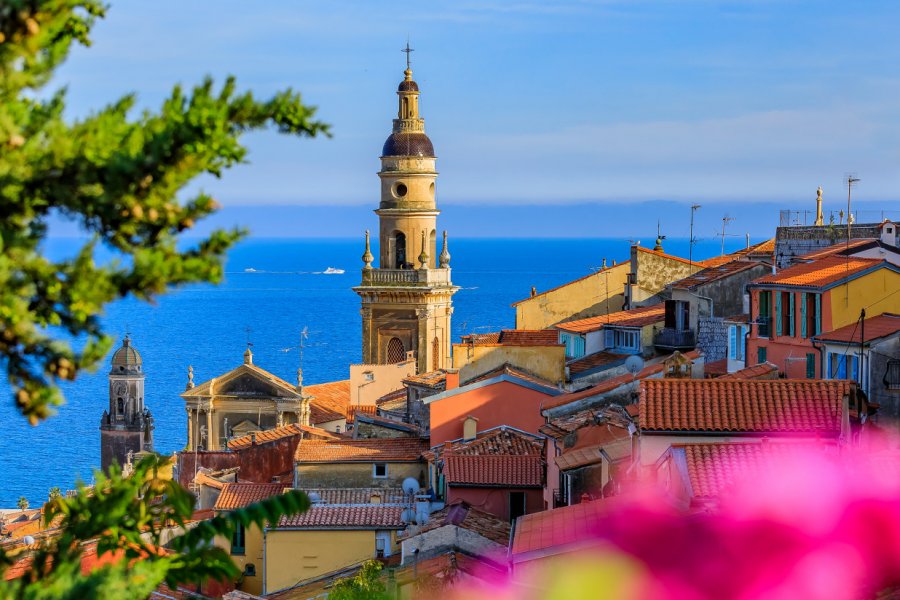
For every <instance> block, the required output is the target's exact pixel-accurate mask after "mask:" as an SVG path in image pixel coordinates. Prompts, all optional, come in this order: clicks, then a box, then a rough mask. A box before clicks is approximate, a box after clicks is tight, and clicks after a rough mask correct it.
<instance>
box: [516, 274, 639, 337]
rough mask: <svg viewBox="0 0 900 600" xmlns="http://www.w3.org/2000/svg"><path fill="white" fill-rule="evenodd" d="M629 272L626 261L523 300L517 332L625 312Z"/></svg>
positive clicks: (518, 317) (517, 315) (519, 309)
mask: <svg viewBox="0 0 900 600" xmlns="http://www.w3.org/2000/svg"><path fill="white" fill-rule="evenodd" d="M629 269H630V265H629V264H628V261H624V262H622V263H620V264H618V265H616V266H614V267H608V268H607V269H605V270H603V271H598V272H596V273H592V274H590V275H588V276H586V277H582V278H580V279H576V280H575V281H572V282H570V283H567V284H565V285H563V286H560V287H558V288H555V289H552V290H549V291H546V292H543V293H541V294H538V295H536V296H534V297H532V298H528V299H526V300H522V301H521V302H519V303H518V304H516V305H515V309H516V329H546V328H548V327H552V326H553V325H556V324H557V323H561V322H563V321H572V320H575V319H585V318H587V317H594V316H597V315H605V314H607V313H611V312H616V311H619V310H622V304H623V302H624V292H625V281H626V279H627V278H628V271H629Z"/></svg>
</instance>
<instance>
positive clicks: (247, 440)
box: [228, 423, 341, 450]
mask: <svg viewBox="0 0 900 600" xmlns="http://www.w3.org/2000/svg"><path fill="white" fill-rule="evenodd" d="M254 433H255V434H256V443H257V445H259V444H266V443H268V442H274V441H277V440H280V439H283V438H286V437H291V436H294V435H302V434H306V435H307V436H308V437H311V438H319V439H325V440H336V439H340V438H341V436H339V435H337V434H335V433H331V432H330V431H326V430H324V429H320V428H318V427H307V426H305V425H300V424H299V423H291V424H290V425H284V426H282V427H275V428H274V429H266V430H263V431H256V432H254ZM252 437H253V436H252V435H250V434H247V435H242V436H241V437H238V438H234V439H233V440H231V441H229V442H228V447H229V448H230V449H231V450H240V449H242V448H249V447H250V446H251V442H252Z"/></svg>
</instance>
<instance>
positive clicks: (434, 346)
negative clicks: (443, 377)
mask: <svg viewBox="0 0 900 600" xmlns="http://www.w3.org/2000/svg"><path fill="white" fill-rule="evenodd" d="M440 368H441V340H439V339H437V336H435V338H434V340H433V341H432V342H431V370H432V371H437V370H438V369H440Z"/></svg>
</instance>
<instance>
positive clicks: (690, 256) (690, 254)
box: [688, 204, 700, 265]
mask: <svg viewBox="0 0 900 600" xmlns="http://www.w3.org/2000/svg"><path fill="white" fill-rule="evenodd" d="M698 208H700V205H699V204H691V237H690V244H689V247H688V263H690V264H691V265H693V264H694V243H696V241H697V238H695V237H694V213H695V212H697V209H698Z"/></svg>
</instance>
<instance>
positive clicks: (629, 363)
mask: <svg viewBox="0 0 900 600" xmlns="http://www.w3.org/2000/svg"><path fill="white" fill-rule="evenodd" d="M625 370H626V371H628V372H629V373H631V375H632V377H634V376H636V375H637V374H638V373H640V372H641V371H643V370H644V359H643V358H641V357H640V356H638V355H637V354H634V355H632V356H629V357H628V358H626V359H625Z"/></svg>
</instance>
